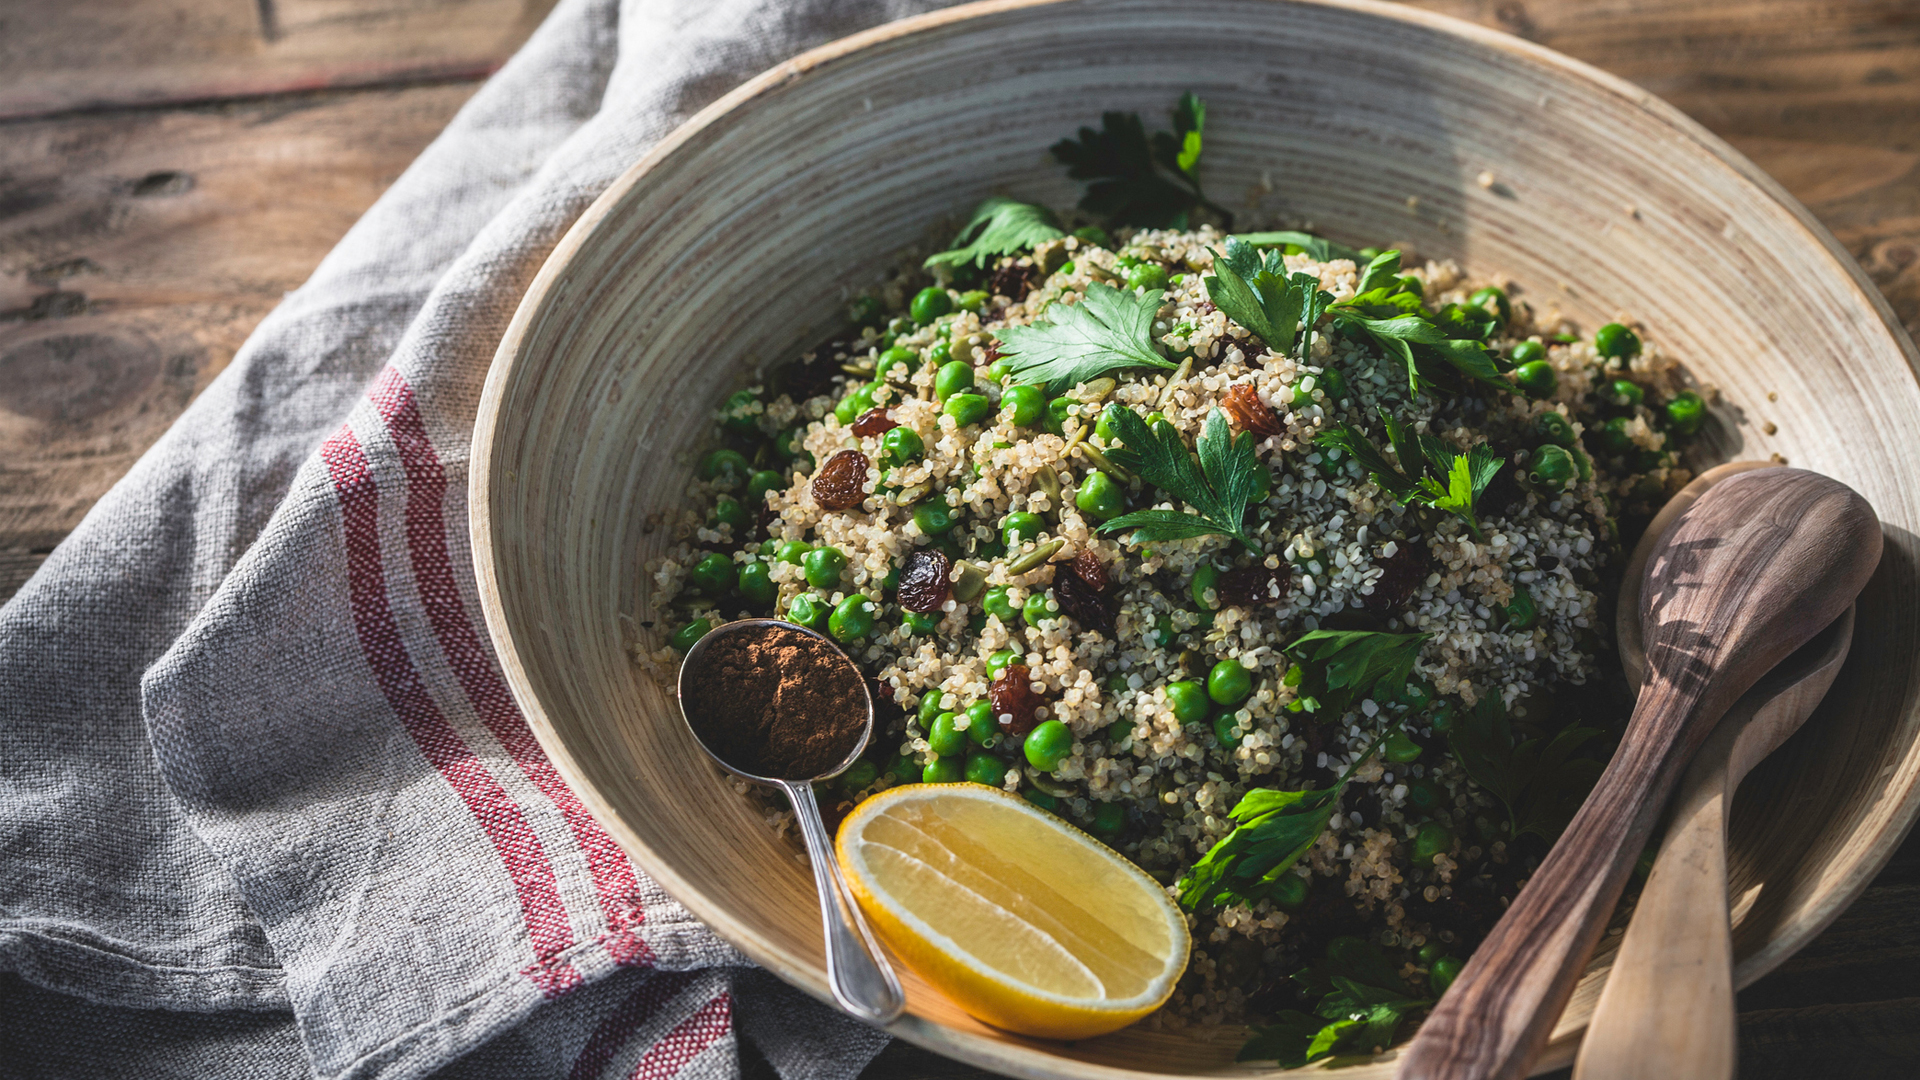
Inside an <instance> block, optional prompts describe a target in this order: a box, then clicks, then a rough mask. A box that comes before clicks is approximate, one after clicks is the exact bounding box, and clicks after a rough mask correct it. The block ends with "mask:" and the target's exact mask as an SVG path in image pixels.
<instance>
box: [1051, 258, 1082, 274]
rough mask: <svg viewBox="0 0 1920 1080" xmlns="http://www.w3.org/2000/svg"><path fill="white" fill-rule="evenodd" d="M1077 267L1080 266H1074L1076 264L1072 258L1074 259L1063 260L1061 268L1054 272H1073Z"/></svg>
mask: <svg viewBox="0 0 1920 1080" xmlns="http://www.w3.org/2000/svg"><path fill="white" fill-rule="evenodd" d="M1076 269H1078V267H1076V266H1074V265H1073V260H1072V259H1068V260H1067V261H1066V262H1063V263H1061V264H1060V269H1058V270H1055V271H1054V273H1056V274H1071V273H1073V272H1074V271H1075V270H1076Z"/></svg>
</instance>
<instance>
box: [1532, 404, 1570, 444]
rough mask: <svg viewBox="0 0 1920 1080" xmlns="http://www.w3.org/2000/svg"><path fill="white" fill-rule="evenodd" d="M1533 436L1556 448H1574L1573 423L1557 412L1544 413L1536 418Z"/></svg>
mask: <svg viewBox="0 0 1920 1080" xmlns="http://www.w3.org/2000/svg"><path fill="white" fill-rule="evenodd" d="M1533 434H1534V436H1535V437H1536V438H1538V439H1539V440H1540V441H1541V442H1543V443H1552V444H1553V445H1555V446H1561V447H1566V446H1572V445H1573V441H1574V434H1573V424H1572V422H1571V421H1569V420H1568V419H1567V418H1566V417H1564V416H1561V415H1560V414H1559V413H1557V412H1544V413H1541V414H1540V415H1539V416H1537V417H1535V418H1534V420H1533Z"/></svg>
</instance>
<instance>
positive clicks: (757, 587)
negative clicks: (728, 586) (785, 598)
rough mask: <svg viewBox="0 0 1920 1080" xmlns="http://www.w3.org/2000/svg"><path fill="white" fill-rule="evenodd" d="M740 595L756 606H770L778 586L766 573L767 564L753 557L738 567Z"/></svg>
mask: <svg viewBox="0 0 1920 1080" xmlns="http://www.w3.org/2000/svg"><path fill="white" fill-rule="evenodd" d="M739 589H740V596H741V597H742V598H743V599H745V600H746V601H747V603H749V604H752V605H753V606H754V607H757V608H766V607H772V606H773V601H774V600H775V599H776V598H777V597H779V595H780V586H778V585H775V584H774V583H773V578H771V577H769V576H768V575H767V564H766V563H763V562H761V561H760V560H759V559H755V560H753V561H752V562H750V563H746V564H744V565H742V566H741V567H740V584H739Z"/></svg>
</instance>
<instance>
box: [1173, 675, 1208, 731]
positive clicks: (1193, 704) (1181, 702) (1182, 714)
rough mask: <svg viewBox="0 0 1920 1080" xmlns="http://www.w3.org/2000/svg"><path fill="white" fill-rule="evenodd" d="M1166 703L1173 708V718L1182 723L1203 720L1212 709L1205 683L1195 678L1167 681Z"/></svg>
mask: <svg viewBox="0 0 1920 1080" xmlns="http://www.w3.org/2000/svg"><path fill="white" fill-rule="evenodd" d="M1167 704H1168V705H1169V706H1170V707H1171V708H1172V709H1173V718H1174V719H1175V720H1178V721H1180V722H1181V723H1183V724H1191V723H1194V722H1195V721H1198V720H1204V719H1206V717H1207V713H1209V712H1211V711H1212V710H1213V702H1212V701H1211V700H1210V699H1208V697H1207V688H1206V685H1205V684H1204V683H1202V682H1200V681H1199V680H1197V679H1182V680H1180V681H1179V682H1170V683H1168V684H1167Z"/></svg>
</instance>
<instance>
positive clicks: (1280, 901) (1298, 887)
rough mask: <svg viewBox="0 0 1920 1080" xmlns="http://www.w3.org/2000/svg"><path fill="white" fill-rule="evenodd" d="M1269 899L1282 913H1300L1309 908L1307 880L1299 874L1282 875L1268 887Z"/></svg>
mask: <svg viewBox="0 0 1920 1080" xmlns="http://www.w3.org/2000/svg"><path fill="white" fill-rule="evenodd" d="M1267 899H1269V900H1272V901H1273V906H1274V907H1277V908H1279V909H1280V910H1281V911H1299V910H1300V909H1301V908H1303V907H1306V906H1307V879H1306V878H1303V877H1301V876H1300V875H1299V874H1292V873H1288V874H1281V875H1280V876H1279V877H1277V878H1275V879H1273V884H1272V885H1269V886H1268V887H1267Z"/></svg>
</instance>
